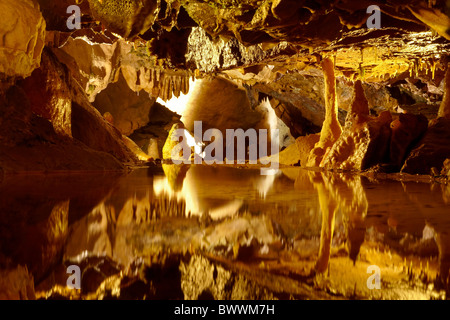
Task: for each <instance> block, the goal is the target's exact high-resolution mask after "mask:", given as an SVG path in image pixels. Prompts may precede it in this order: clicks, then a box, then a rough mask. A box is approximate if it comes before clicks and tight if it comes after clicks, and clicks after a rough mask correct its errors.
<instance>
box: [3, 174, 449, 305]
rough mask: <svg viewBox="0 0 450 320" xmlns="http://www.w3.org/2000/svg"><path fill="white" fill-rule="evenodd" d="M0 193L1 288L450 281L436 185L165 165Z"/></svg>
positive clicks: (207, 292)
mask: <svg viewBox="0 0 450 320" xmlns="http://www.w3.org/2000/svg"><path fill="white" fill-rule="evenodd" d="M0 191H1V192H0V200H1V202H0V212H1V215H0V231H1V233H0V269H1V273H2V275H3V276H4V278H5V277H6V278H7V279H9V280H8V281H6V282H5V281H4V282H3V283H1V284H0V297H3V298H24V297H28V298H34V297H38V298H46V297H47V298H48V297H56V296H61V297H66V298H67V297H72V298H102V297H104V296H105V294H106V293H108V294H109V295H112V296H111V297H115V298H125V297H128V298H143V297H146V298H162V297H167V298H186V299H197V298H202V297H212V298H216V299H217V298H230V297H241V298H245V297H247V298H249V297H253V298H274V297H277V298H286V297H289V296H291V297H297V298H326V299H330V298H335V297H343V298H385V299H386V298H387V299H397V298H406V299H408V298H409V299H410V298H428V299H429V298H443V297H445V294H446V291H447V293H448V287H447V284H448V277H449V268H450V235H449V231H450V215H449V212H450V211H449V207H450V201H449V198H450V197H449V194H450V192H449V187H448V186H446V185H442V184H431V183H418V182H398V181H394V180H386V179H384V180H380V181H375V180H373V179H369V178H366V177H362V176H359V175H350V174H344V173H328V172H314V171H307V170H303V169H300V168H286V169H282V170H280V171H279V173H278V174H277V175H274V176H262V175H260V171H259V170H253V169H237V168H232V167H215V166H201V165H198V166H195V165H192V166H186V165H182V166H176V165H163V166H162V167H151V168H144V169H138V170H135V171H133V172H131V173H130V174H112V173H109V174H104V175H72V176H68V177H67V176H66V177H64V178H62V177H59V176H9V177H5V180H4V181H3V182H2V183H1V184H0ZM70 264H77V265H80V266H83V268H84V272H83V282H82V283H83V287H82V290H81V291H80V292H78V291H77V292H73V291H70V290H68V289H67V287H66V286H65V281H66V279H67V274H66V272H65V271H66V270H65V268H66V267H67V266H68V265H70ZM219 265H220V267H219ZM369 265H378V266H379V267H380V268H381V270H382V275H383V276H382V282H383V285H384V287H383V289H382V290H375V291H374V290H370V289H368V288H367V285H366V283H367V282H366V280H367V278H368V276H369V275H368V274H367V267H368V266H369ZM155 268H157V269H156V270H157V271H155ZM158 268H159V269H158ZM219 269H220V270H222V271H221V272H222V274H221V277H222V276H223V277H224V278H220V277H219V278H220V279H222V280H220V281H222V282H221V284H220V285H219V283H218V282H217V281H219V280H217V279H216V278H217V272H218V271H217V270H219ZM143 270H144V271H143ZM149 270H150V271H149ZM158 270H159V271H158ZM195 270H197V271H195ZM214 270H216V271H214ZM196 274H197V276H195V275H196ZM162 275H163V276H162ZM164 275H165V276H166V277H168V278H170V279H171V282H170V283H171V286H172V287H173V286H177V287H179V290H178V291H177V295H176V296H171V295H170V294H169V293H167V292H166V290H168V289H167V288H166V287H165V285H164V284H163V282H161V277H164ZM214 275H215V276H214ZM274 277H276V279H277V280H276V281H274ZM318 277H319V278H318ZM219 278H218V279H219ZM24 279H27V280H24ZM211 279H212V280H211ZM214 279H216V280H214ZM238 279H240V280H238ZM318 279H319V280H318ZM158 281H159V282H158ZM6 283H9V284H8V285H7V284H6ZM11 283H15V285H14V286H12V285H11ZM226 283H228V284H227V285H225V284H226ZM244 284H246V285H244ZM213 287H214V288H215V289H213ZM244 287H245V288H244ZM217 288H222V289H221V290H222V291H221V290H219V289H217ZM252 288H253V289H252ZM223 290H225V291H223ZM227 290H228V291H227ZM236 290H238V291H236ZM255 290H256V291H255ZM261 290H262V291H261ZM113 292H114V294H113ZM256 292H266V293H265V295H256V296H255V294H256ZM330 294H331V295H330Z"/></svg>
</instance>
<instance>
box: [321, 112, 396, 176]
mask: <svg viewBox="0 0 450 320" xmlns="http://www.w3.org/2000/svg"><path fill="white" fill-rule="evenodd" d="M391 122H392V116H391V114H390V113H389V111H385V112H383V113H381V114H380V115H379V116H378V117H376V118H373V117H371V118H369V119H368V120H367V121H366V122H362V123H357V122H354V123H352V122H348V123H347V124H346V126H345V127H344V131H343V132H342V135H341V136H340V138H339V139H338V140H337V141H336V143H335V144H334V145H333V147H332V148H331V150H330V152H329V153H328V154H327V155H326V156H325V158H324V159H323V161H322V164H321V166H322V165H323V166H324V167H325V168H327V169H341V170H357V171H361V170H365V169H368V168H370V167H372V166H374V165H376V164H379V163H384V162H385V161H386V158H387V155H388V150H389V141H390V138H391V130H390V127H389V126H390V123H391Z"/></svg>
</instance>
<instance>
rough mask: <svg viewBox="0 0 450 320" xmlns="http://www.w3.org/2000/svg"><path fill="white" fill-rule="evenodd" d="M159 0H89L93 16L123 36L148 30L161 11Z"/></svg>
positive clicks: (134, 34)
mask: <svg viewBox="0 0 450 320" xmlns="http://www.w3.org/2000/svg"><path fill="white" fill-rule="evenodd" d="M159 2H160V1H159V0H144V1H139V2H138V1H129V0H89V5H90V8H91V12H92V14H93V16H94V17H95V18H96V19H98V20H100V21H101V22H102V23H103V24H104V25H105V26H106V27H107V28H108V29H110V30H111V31H113V32H115V33H118V34H120V35H121V36H123V37H133V36H136V35H138V34H140V33H144V32H145V31H147V30H148V29H149V28H150V27H151V26H152V25H153V22H154V21H155V19H156V16H157V15H158V12H159Z"/></svg>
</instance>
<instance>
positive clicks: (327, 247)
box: [311, 173, 339, 273]
mask: <svg viewBox="0 0 450 320" xmlns="http://www.w3.org/2000/svg"><path fill="white" fill-rule="evenodd" d="M311 180H312V182H313V184H314V186H315V188H316V190H317V193H318V195H319V204H320V209H321V211H322V228H321V231H320V247H319V256H318V258H317V262H316V265H315V270H316V272H318V273H325V271H327V269H328V263H329V261H330V253H331V242H332V240H333V232H334V222H335V216H336V211H337V210H338V207H339V204H338V202H336V200H335V199H334V197H333V195H331V194H330V190H329V189H328V188H327V187H326V181H327V178H326V177H325V176H324V175H323V174H321V173H314V176H313V177H312V179H311Z"/></svg>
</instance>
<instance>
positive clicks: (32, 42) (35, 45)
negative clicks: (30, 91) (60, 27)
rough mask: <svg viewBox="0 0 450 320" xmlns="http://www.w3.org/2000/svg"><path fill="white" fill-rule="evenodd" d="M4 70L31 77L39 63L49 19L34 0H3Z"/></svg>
mask: <svg viewBox="0 0 450 320" xmlns="http://www.w3.org/2000/svg"><path fill="white" fill-rule="evenodd" d="M0 12H2V19H1V21H0V39H1V40H0V74H3V75H4V76H6V77H27V76H29V75H30V74H31V72H32V71H33V70H34V69H36V68H38V67H39V64H40V60H41V53H42V49H43V48H44V43H45V20H44V18H43V17H42V15H41V12H40V11H39V5H38V4H37V2H35V1H34V0H17V1H9V0H1V1H0Z"/></svg>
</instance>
